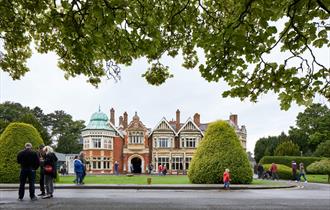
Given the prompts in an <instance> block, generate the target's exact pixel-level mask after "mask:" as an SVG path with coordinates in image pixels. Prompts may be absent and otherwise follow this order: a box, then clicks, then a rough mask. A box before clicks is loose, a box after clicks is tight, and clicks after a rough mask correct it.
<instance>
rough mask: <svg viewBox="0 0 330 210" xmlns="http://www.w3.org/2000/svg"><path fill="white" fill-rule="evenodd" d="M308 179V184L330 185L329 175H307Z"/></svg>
mask: <svg viewBox="0 0 330 210" xmlns="http://www.w3.org/2000/svg"><path fill="white" fill-rule="evenodd" d="M306 178H307V181H308V182H317V183H328V175H319V174H307V175H306ZM302 179H303V180H304V178H302Z"/></svg>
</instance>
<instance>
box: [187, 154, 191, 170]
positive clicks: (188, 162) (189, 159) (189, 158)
mask: <svg viewBox="0 0 330 210" xmlns="http://www.w3.org/2000/svg"><path fill="white" fill-rule="evenodd" d="M191 159H192V157H186V170H188V169H189V165H190V162H191Z"/></svg>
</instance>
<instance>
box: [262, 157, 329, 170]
mask: <svg viewBox="0 0 330 210" xmlns="http://www.w3.org/2000/svg"><path fill="white" fill-rule="evenodd" d="M321 159H323V158H320V157H301V156H264V157H263V158H261V160H260V163H261V164H271V163H276V164H282V165H286V166H288V167H290V168H291V163H292V161H293V160H294V161H296V163H297V164H298V165H299V163H304V166H305V168H307V166H309V165H310V164H312V163H314V162H316V161H320V160H321Z"/></svg>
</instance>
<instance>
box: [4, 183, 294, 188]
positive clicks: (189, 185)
mask: <svg viewBox="0 0 330 210" xmlns="http://www.w3.org/2000/svg"><path fill="white" fill-rule="evenodd" d="M18 187H19V184H0V189H7V190H10V189H16V190H18ZM35 187H36V188H39V186H38V184H36V185H35ZM54 187H55V189H124V190H128V189H132V190H221V189H223V185H222V184H148V185H147V184H146V185H140V184H84V185H76V184H56V183H55V184H54ZM293 187H297V185H296V184H295V183H288V182H286V181H276V182H274V184H273V185H253V184H249V185H248V184H246V185H244V184H231V185H230V189H231V190H258V189H282V188H293ZM25 188H26V189H28V184H26V185H25Z"/></svg>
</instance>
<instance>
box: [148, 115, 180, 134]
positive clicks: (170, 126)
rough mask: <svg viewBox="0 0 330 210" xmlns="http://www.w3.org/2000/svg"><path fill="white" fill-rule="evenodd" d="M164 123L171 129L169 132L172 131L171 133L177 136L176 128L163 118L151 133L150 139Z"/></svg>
mask: <svg viewBox="0 0 330 210" xmlns="http://www.w3.org/2000/svg"><path fill="white" fill-rule="evenodd" d="M162 122H165V123H166V125H167V126H168V127H169V130H171V131H172V132H173V133H174V135H176V132H175V130H174V128H173V127H172V125H171V124H170V123H169V122H168V121H167V120H166V118H165V117H163V118H162V119H161V120H160V121H159V123H158V124H157V125H156V126H155V128H154V129H152V130H151V132H150V134H149V136H148V137H150V136H151V135H152V134H153V132H154V131H155V130H157V128H158V126H160V124H161V123H162Z"/></svg>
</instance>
